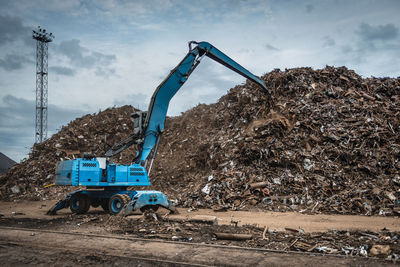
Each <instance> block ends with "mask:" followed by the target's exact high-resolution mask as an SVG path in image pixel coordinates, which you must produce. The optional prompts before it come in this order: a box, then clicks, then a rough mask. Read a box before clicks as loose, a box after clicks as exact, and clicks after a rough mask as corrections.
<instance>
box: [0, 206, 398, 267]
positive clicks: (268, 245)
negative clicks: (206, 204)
mask: <svg viewBox="0 0 400 267" xmlns="http://www.w3.org/2000/svg"><path fill="white" fill-rule="evenodd" d="M54 203H55V201H41V202H39V201H31V202H29V201H17V202H0V228H1V231H0V232H1V233H0V240H1V241H0V260H2V262H6V263H7V265H15V264H18V265H29V264H32V263H34V264H37V265H48V264H54V263H55V262H59V263H62V264H60V265H63V266H71V265H76V264H80V265H118V264H125V263H130V264H134V265H140V266H150V265H154V264H156V265H163V266H175V265H185V264H188V265H232V266H234V265H240V264H242V265H243V264H244V265H249V264H251V265H256V266H257V265H259V266H261V265H266V264H267V265H287V264H288V263H289V262H291V263H292V264H297V265H320V264H322V263H324V264H328V265H337V264H340V265H354V264H357V265H361V266H372V265H374V266H376V265H377V264H378V265H382V264H392V263H396V261H397V259H398V255H400V245H399V244H398V239H399V236H400V220H399V218H397V217H377V216H344V215H304V214H301V213H292V212H290V213H289V212H288V213H278V212H257V211H254V212H244V211H240V212H238V211H226V212H214V211H212V210H191V209H179V214H177V215H172V214H168V211H166V210H163V209H160V210H159V211H158V212H157V213H151V214H146V215H142V214H135V215H130V216H128V217H125V218H124V217H119V216H111V215H109V214H106V213H105V212H104V211H102V210H101V209H93V208H91V210H90V211H89V213H88V214H85V215H76V214H71V212H70V211H69V210H68V209H65V210H61V211H59V212H58V215H55V216H48V215H46V214H45V213H46V212H47V210H48V209H49V208H50V207H51V206H52V205H53V204H54ZM10 227H12V228H10ZM43 231H44V232H43ZM218 233H225V234H228V235H232V236H234V237H237V235H238V234H239V235H240V234H241V235H242V237H243V236H245V237H248V238H245V239H243V240H237V239H235V238H233V239H234V240H232V238H231V239H223V238H218ZM235 235H236V236H235ZM126 238H128V239H126ZM234 247H236V249H234ZM377 248H378V252H377ZM384 248H386V250H384ZM379 249H380V250H379ZM387 249H389V250H387ZM60 251H62V253H61V255H62V256H60V257H61V258H60V257H59V256H57V255H60V253H59V252H60ZM178 255H179V256H178ZM311 256H312V257H311ZM55 259H57V260H55ZM204 259H206V260H204ZM239 263H240V264H239ZM57 265H59V264H57Z"/></svg>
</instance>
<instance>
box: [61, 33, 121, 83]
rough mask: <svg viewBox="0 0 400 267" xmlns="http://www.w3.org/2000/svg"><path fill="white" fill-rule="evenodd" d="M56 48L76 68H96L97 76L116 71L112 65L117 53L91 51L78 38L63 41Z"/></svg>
mask: <svg viewBox="0 0 400 267" xmlns="http://www.w3.org/2000/svg"><path fill="white" fill-rule="evenodd" d="M55 49H56V50H57V51H58V52H59V53H60V54H61V55H63V56H65V57H66V58H67V59H68V60H69V63H70V64H71V65H72V66H74V67H75V68H86V69H95V74H96V75H97V76H108V75H112V74H114V73H115V69H113V68H111V67H110V65H111V64H112V63H114V62H115V61H116V56H115V55H113V54H103V53H99V52H95V51H90V50H89V49H87V48H86V47H83V46H81V45H80V41H79V40H77V39H72V40H67V41H62V42H61V43H60V44H59V45H58V46H57V47H56V48H55ZM64 72H65V69H64Z"/></svg>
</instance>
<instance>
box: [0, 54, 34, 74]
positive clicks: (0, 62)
mask: <svg viewBox="0 0 400 267" xmlns="http://www.w3.org/2000/svg"><path fill="white" fill-rule="evenodd" d="M24 63H33V60H32V59H30V58H28V57H27V56H22V55H13V54H7V55H6V56H5V57H4V59H1V58H0V67H1V68H3V69H5V70H7V71H12V70H18V69H21V68H22V67H23V64H24Z"/></svg>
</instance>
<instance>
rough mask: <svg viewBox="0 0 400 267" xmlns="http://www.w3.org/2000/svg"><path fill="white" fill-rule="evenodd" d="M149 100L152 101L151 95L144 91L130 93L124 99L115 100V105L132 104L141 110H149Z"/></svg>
mask: <svg viewBox="0 0 400 267" xmlns="http://www.w3.org/2000/svg"><path fill="white" fill-rule="evenodd" d="M149 101H150V97H149V96H147V95H145V94H142V93H138V94H129V95H128V96H126V97H124V98H123V99H118V100H115V101H114V103H113V104H114V105H115V106H123V105H132V106H133V107H135V108H138V109H140V110H147V108H148V105H149Z"/></svg>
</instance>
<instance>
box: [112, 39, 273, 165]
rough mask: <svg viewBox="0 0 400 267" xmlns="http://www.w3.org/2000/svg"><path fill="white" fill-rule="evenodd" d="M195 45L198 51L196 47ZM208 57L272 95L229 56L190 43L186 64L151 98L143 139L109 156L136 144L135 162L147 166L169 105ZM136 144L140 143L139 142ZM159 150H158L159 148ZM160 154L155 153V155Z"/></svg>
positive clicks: (129, 140)
mask: <svg viewBox="0 0 400 267" xmlns="http://www.w3.org/2000/svg"><path fill="white" fill-rule="evenodd" d="M193 45H195V46H194V47H192V46H193ZM204 56H207V57H209V58H211V59H213V60H215V61H217V62H218V63H220V64H222V65H224V66H225V67H227V68H229V69H231V70H233V71H234V72H236V73H238V74H240V75H242V76H244V77H246V78H248V79H249V80H251V81H253V82H255V83H256V84H258V85H259V86H260V87H261V88H263V89H264V90H265V91H266V92H267V93H270V91H269V90H268V88H267V87H266V85H265V83H264V82H263V81H262V80H261V79H260V78H258V77H257V76H255V75H253V74H252V73H251V72H250V71H248V70H247V69H245V68H244V67H242V66H241V65H240V64H238V63H237V62H235V61H234V60H233V59H231V58H230V57H228V56H227V55H225V54H224V53H223V52H221V51H220V50H219V49H217V48H215V47H214V46H213V45H211V44H210V43H208V42H200V43H198V42H195V41H191V42H189V52H188V53H187V55H186V56H185V57H184V58H183V60H182V61H181V62H180V63H179V64H178V65H177V66H176V67H175V68H174V69H173V70H172V71H171V72H170V74H169V75H168V76H167V78H165V79H164V81H163V82H162V83H161V84H160V85H159V86H158V87H157V89H156V90H155V92H154V93H153V96H152V98H151V101H150V104H149V108H148V111H147V117H146V122H145V123H144V126H143V131H142V134H141V135H142V136H140V137H139V136H134V135H131V136H130V137H128V138H127V139H126V140H124V141H123V142H121V143H119V144H117V145H115V146H114V147H113V148H111V149H110V150H109V151H107V153H106V154H105V155H106V156H114V155H116V154H117V153H120V152H121V151H123V150H124V149H126V148H128V147H129V146H131V145H132V144H135V143H137V144H138V152H137V156H136V158H135V160H134V161H135V162H136V163H138V164H141V165H142V166H143V165H144V164H145V162H146V160H147V158H148V156H149V154H150V152H151V151H152V150H153V148H154V146H155V145H156V144H158V141H159V138H160V135H161V134H162V132H163V131H164V122H165V118H166V115H167V111H168V106H169V102H170V101H171V99H172V97H173V96H174V95H175V94H176V93H177V92H178V90H179V89H180V88H181V87H182V85H183V84H184V83H185V82H186V80H187V79H188V77H189V76H190V74H191V73H192V72H193V71H194V69H195V68H196V67H197V66H198V64H199V63H200V61H201V59H202V58H203V57H204ZM136 140H140V141H139V142H137V141H136ZM156 148H157V146H156ZM155 153H156V151H155V152H154V155H155Z"/></svg>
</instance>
